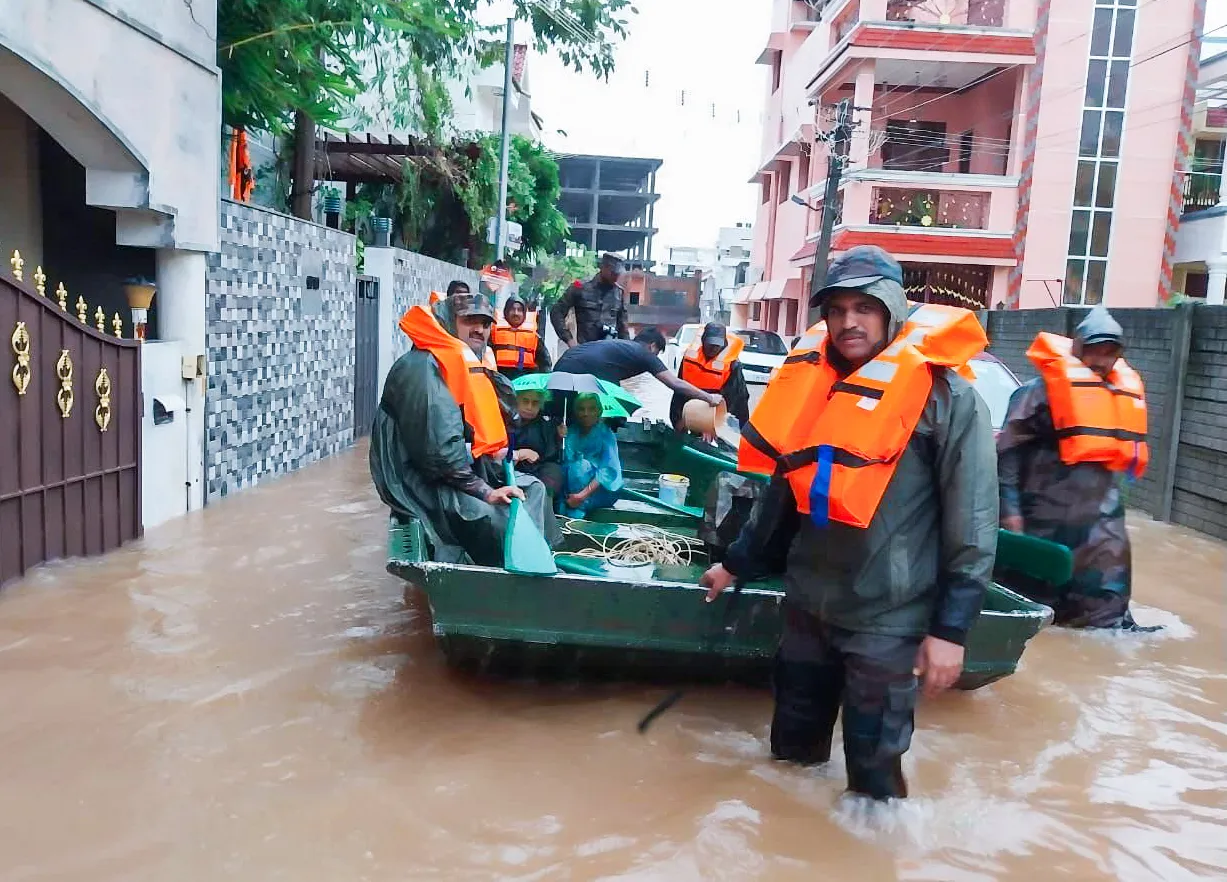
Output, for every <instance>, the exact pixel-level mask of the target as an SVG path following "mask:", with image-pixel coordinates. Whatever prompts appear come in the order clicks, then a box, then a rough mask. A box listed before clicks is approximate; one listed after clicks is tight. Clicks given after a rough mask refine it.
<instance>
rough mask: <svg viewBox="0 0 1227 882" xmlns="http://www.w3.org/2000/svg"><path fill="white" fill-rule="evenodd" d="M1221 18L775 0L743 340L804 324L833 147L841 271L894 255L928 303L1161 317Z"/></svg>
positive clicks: (1082, 5) (990, 3)
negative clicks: (1202, 78)
mask: <svg viewBox="0 0 1227 882" xmlns="http://www.w3.org/2000/svg"><path fill="white" fill-rule="evenodd" d="M1204 10H1205V0H809V2H797V0H774V14H773V24H772V28H771V35H770V37H769V39H768V40H767V45H766V48H764V49H763V51H762V54H761V55H760V56H759V62H760V63H762V64H764V65H767V66H768V67H769V68H770V71H771V75H770V85H769V97H768V102H767V110H766V114H765V124H764V131H763V145H762V159H761V163H760V166H759V168H758V169H757V170H756V171H755V173H754V176H753V179H752V180H754V181H757V182H759V183H760V184H761V187H762V199H761V204H760V205H759V210H758V218H757V220H756V222H755V225H754V233H755V235H754V252H753V255H752V260H751V262H752V266H753V267H755V268H761V270H762V277H761V280H759V281H757V282H756V283H755V284H752V285H747V286H746V287H744V288H743V289H742V290H741V291H739V292H738V297H737V301H736V302H735V304H734V316H733V320H734V323H735V324H739V325H745V326H749V327H765V328H769V329H772V330H776V331H777V332H779V333H780V334H782V335H785V336H790V335H793V334H798V333H800V332H801V331H802V330H803V328H804V324H805V313H806V311H805V307H804V305H803V302H804V299H805V292H806V291H807V290H808V286H809V279H810V276H811V273H812V270H813V264H814V252H815V248H816V241H817V238H818V230H819V227H820V222H821V217H822V210H823V208H824V206H823V205H822V200H823V194H824V183H825V177H826V171H827V168H826V166H827V162H826V145H825V143H824V142H821V141H816V140H815V138H816V136H817V137H820V136H821V135H822V134H823V133H824V132H825V131H828V130H829V129H830V128H831V124H832V117H833V110H834V108H835V106H836V105H837V104H838V103H839V102H840V101H841V100H843V99H849V100H850V102H851V105H852V107H853V111H852V121H853V124H854V129H853V134H852V138H851V144H850V147H849V150H848V161H847V163H846V166H845V170H844V174H843V177H842V181H841V185H840V191H839V194H840V198H839V202H838V204H837V205H835V206H833V210H834V211H835V212H836V226H835V232H834V236H833V238H832V253H833V254H834V253H838V252H839V251H841V250H843V249H847V248H849V247H852V246H853V245H861V244H873V245H880V246H882V247H883V248H886V249H887V250H889V251H890V252H891V253H893V254H894V255H895V256H896V257H898V258H899V260H900V262H901V263H902V264H903V266H904V272H905V285H906V287H907V289H908V293H909V296H910V297H912V298H913V299H915V300H925V301H929V302H942V303H956V304H960V305H964V306H974V307H988V306H996V305H998V304H1002V305H1006V306H1010V307H1028V308H1030V307H1044V306H1053V305H1058V304H1061V303H1065V304H1093V303H1099V302H1106V303H1108V304H1109V305H1115V306H1150V305H1154V304H1156V303H1157V302H1160V301H1161V300H1163V299H1165V298H1166V297H1167V296H1168V294H1169V293H1170V290H1171V274H1172V258H1173V251H1174V248H1175V230H1176V226H1177V224H1178V221H1179V217H1180V211H1181V201H1182V188H1183V184H1184V180H1183V174H1182V171H1183V169H1182V165H1183V164H1184V163H1183V158H1184V157H1185V156H1186V155H1187V154H1188V146H1189V145H1188V144H1187V143H1186V142H1188V141H1189V139H1190V132H1191V128H1190V112H1191V109H1192V104H1193V95H1194V91H1195V86H1196V74H1197V56H1198V52H1199V51H1200V40H1199V38H1198V34H1199V33H1200V30H1201V23H1202V19H1203V15H1204Z"/></svg>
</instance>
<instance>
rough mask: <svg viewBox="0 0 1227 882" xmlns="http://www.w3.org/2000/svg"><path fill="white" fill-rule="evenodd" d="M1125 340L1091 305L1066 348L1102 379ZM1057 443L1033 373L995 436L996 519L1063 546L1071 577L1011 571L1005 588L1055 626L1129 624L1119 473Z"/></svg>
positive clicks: (1044, 393)
mask: <svg viewBox="0 0 1227 882" xmlns="http://www.w3.org/2000/svg"><path fill="white" fill-rule="evenodd" d="M1124 342H1125V341H1124V331H1123V330H1122V328H1121V326H1120V324H1119V323H1118V322H1117V321H1116V320H1115V319H1114V318H1112V315H1111V314H1110V313H1109V312H1108V310H1106V309H1104V308H1103V307H1096V308H1095V309H1092V310H1091V311H1090V313H1088V314H1087V316H1086V318H1085V319H1084V320H1083V321H1082V323H1081V324H1079V325H1078V328H1077V331H1076V335H1075V339H1074V345H1073V348H1072V352H1073V354H1074V355H1075V356H1076V357H1077V358H1079V359H1080V360H1081V361H1082V362H1083V363H1084V364H1085V365H1086V366H1087V367H1089V368H1090V369H1091V370H1092V371H1094V372H1095V373H1096V374H1098V375H1099V376H1100V377H1103V378H1106V377H1107V376H1108V374H1109V373H1110V372H1111V371H1112V368H1113V366H1114V365H1115V364H1116V361H1117V359H1119V358H1120V356H1121V354H1122V353H1123V352H1124ZM1057 443H1058V437H1057V432H1056V429H1055V428H1054V427H1053V419H1052V410H1051V407H1050V405H1049V396H1048V389H1047V387H1046V385H1045V382H1044V379H1043V378H1042V377H1037V378H1036V379H1034V380H1032V381H1031V382H1029V383H1025V384H1024V385H1022V386H1021V387H1019V388H1018V389H1017V390H1016V391H1015V392H1014V394H1013V396H1012V397H1011V398H1010V407H1009V410H1008V411H1007V413H1006V418H1005V425H1004V426H1003V427H1002V429H1001V434H1000V435H999V436H998V438H997V468H998V479H999V483H1000V487H1001V523H1002V526H1003V527H1005V528H1006V529H1007V530H1011V531H1013V532H1015V533H1027V534H1028V535H1031V536H1037V537H1039V538H1041V539H1048V540H1051V541H1053V542H1058V543H1060V544H1062V545H1065V546H1067V547H1069V548H1070V549H1071V550H1072V551H1073V552H1074V577H1073V579H1071V580H1070V581H1069V582H1067V583H1066V584H1064V585H1046V584H1043V583H1040V582H1037V581H1036V580H1034V579H1030V578H1027V577H1026V576H1023V575H1020V574H1014V573H1011V574H1010V578H1009V585H1010V587H1011V588H1014V589H1015V590H1018V591H1021V592H1022V593H1024V594H1026V595H1027V596H1029V597H1031V598H1032V599H1034V600H1037V601H1039V602H1040V603H1045V604H1048V605H1049V606H1051V607H1052V608H1053V610H1054V611H1055V613H1056V618H1055V622H1056V624H1058V625H1066V626H1069V627H1075V628H1078V627H1090V628H1123V629H1128V630H1133V629H1136V628H1137V625H1136V624H1135V622H1134V621H1133V616H1132V615H1131V614H1130V612H1129V595H1130V590H1131V585H1132V571H1133V566H1132V551H1131V548H1130V545H1129V534H1128V533H1127V532H1126V530H1125V506H1124V502H1123V501H1122V498H1121V485H1122V481H1123V478H1122V474H1121V472H1119V471H1111V470H1109V469H1108V468H1107V467H1106V466H1105V465H1102V464H1100V463H1098V462H1079V463H1075V464H1074V465H1066V464H1065V463H1064V462H1062V460H1061V455H1060V452H1059V450H1058V446H1057ZM1147 630H1149V629H1147Z"/></svg>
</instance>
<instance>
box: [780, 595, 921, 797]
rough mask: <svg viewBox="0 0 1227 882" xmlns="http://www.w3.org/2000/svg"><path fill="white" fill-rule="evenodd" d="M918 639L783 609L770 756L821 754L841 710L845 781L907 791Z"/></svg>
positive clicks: (866, 790) (869, 791)
mask: <svg viewBox="0 0 1227 882" xmlns="http://www.w3.org/2000/svg"><path fill="white" fill-rule="evenodd" d="M919 645H920V641H919V639H918V638H914V637H889V636H884V635H878V634H862V633H858V632H854V631H847V630H844V629H842V628H834V627H831V626H828V625H824V624H823V623H822V622H820V621H819V620H818V619H817V618H815V617H814V616H811V615H809V614H808V613H805V612H802V611H800V610H798V609H796V608H795V607H794V608H791V609H787V610H786V611H785V619H784V634H783V636H782V638H781V640H780V648H779V651H778V652H777V654H776V660H775V668H774V671H773V689H774V693H775V712H774V715H773V716H772V720H771V754H772V756H774V757H775V758H776V759H783V760H790V761H792V762H798V763H805V764H810V763H821V762H826V761H827V760H828V759H830V756H831V736H832V733H833V731H834V727H835V721H836V718H837V716H838V715H839V713H840V712H841V710H842V713H843V735H844V757H845V759H846V761H847V766H848V789H849V790H851V791H853V792H855V793H861V794H864V795H865V796H869V797H871V798H873V799H890V798H903V797H905V796H907V781H906V779H905V778H904V777H903V764H902V759H903V754H905V753H907V750H908V747H909V746H911V741H912V730H913V726H914V714H915V710H916V698H917V683H916V678H915V676H914V675H913V674H912V669H913V667H914V665H915V662H916V651H917V649H918V647H919Z"/></svg>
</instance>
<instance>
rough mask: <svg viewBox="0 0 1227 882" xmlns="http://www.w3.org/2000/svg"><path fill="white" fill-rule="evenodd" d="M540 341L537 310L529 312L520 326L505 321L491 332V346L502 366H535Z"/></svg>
mask: <svg viewBox="0 0 1227 882" xmlns="http://www.w3.org/2000/svg"><path fill="white" fill-rule="evenodd" d="M539 342H540V338H539V337H538V336H537V314H536V313H535V312H530V313H528V314H527V315H526V316H525V317H524V323H523V324H522V325H520V326H519V327H518V328H513V327H512V326H511V325H509V324H507V323H506V322H505V321H503V322H499V323H498V324H497V325H495V326H494V330H493V331H492V332H491V334H490V348H491V349H493V350H494V359H495V361H497V362H498V366H499V367H501V368H514V369H516V370H524V369H528V370H531V369H533V368H535V367H536V366H537V344H538V343H539Z"/></svg>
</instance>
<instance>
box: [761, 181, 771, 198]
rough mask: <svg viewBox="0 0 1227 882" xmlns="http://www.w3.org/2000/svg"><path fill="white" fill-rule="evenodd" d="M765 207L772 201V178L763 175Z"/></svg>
mask: <svg viewBox="0 0 1227 882" xmlns="http://www.w3.org/2000/svg"><path fill="white" fill-rule="evenodd" d="M762 186H763V205H766V204H767V203H768V202H770V201H771V176H770V175H763V183H762Z"/></svg>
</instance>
